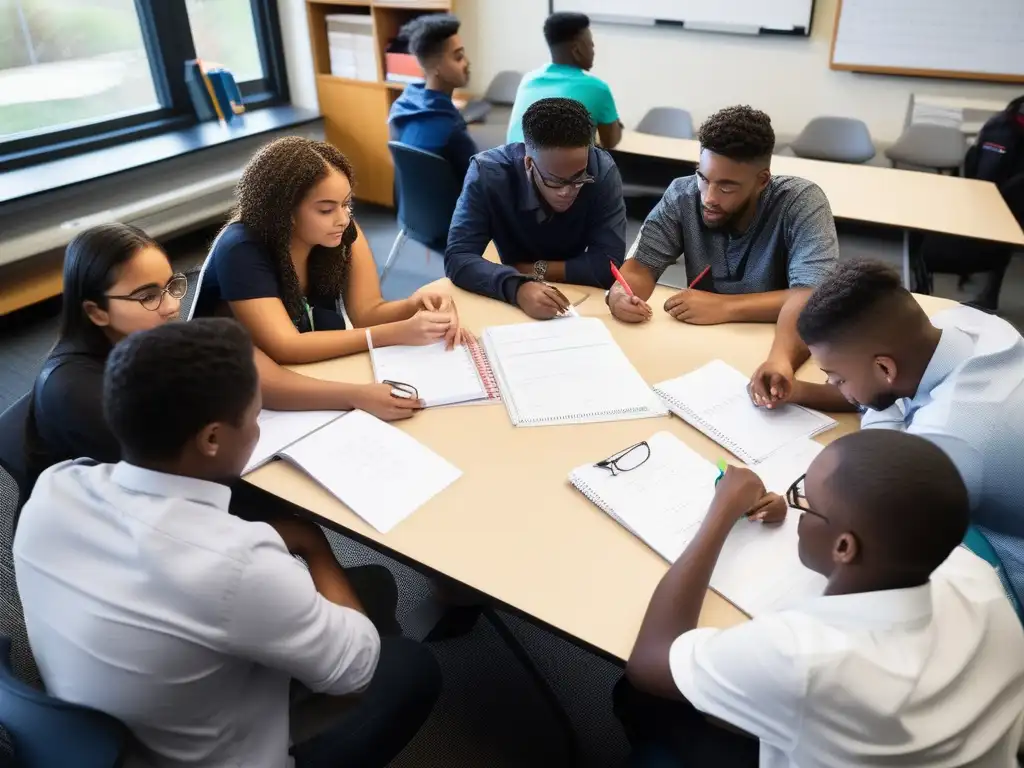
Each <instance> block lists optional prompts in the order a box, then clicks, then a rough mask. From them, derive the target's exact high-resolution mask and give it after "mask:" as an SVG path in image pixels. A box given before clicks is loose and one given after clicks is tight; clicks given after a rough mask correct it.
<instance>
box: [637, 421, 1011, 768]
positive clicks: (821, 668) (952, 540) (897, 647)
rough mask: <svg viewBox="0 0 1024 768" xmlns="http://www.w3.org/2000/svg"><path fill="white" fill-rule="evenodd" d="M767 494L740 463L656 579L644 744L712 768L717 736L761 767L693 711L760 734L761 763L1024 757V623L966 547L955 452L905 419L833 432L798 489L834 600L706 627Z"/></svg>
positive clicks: (807, 531) (804, 538)
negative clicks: (722, 571)
mask: <svg viewBox="0 0 1024 768" xmlns="http://www.w3.org/2000/svg"><path fill="white" fill-rule="evenodd" d="M763 494H764V487H763V485H762V483H761V481H760V479H759V478H758V477H757V476H756V475H755V474H753V472H751V471H750V470H747V469H739V468H735V467H733V468H730V469H729V470H728V472H726V474H725V476H724V478H723V479H722V481H721V482H720V483H719V486H718V489H717V491H716V494H715V499H714V501H713V502H712V505H711V508H710V510H709V511H708V514H707V517H706V518H705V521H704V523H703V525H702V527H701V529H700V532H699V533H698V534H697V536H696V537H695V538H694V540H693V541H692V542H691V544H690V545H689V546H688V547H687V549H686V551H685V552H684V553H683V554H682V556H681V557H680V558H679V560H678V561H677V562H676V563H675V564H674V565H673V566H672V567H671V569H670V570H669V572H668V573H667V574H666V576H665V577H664V579H662V581H661V583H660V584H659V585H658V587H657V589H656V590H655V592H654V595H653V597H652V598H651V604H650V607H649V608H648V610H647V614H646V616H645V617H644V620H643V624H642V626H641V628H640V633H639V636H638V637H637V641H636V645H635V646H634V648H633V652H632V654H631V655H630V658H629V663H628V666H627V668H626V677H627V679H628V681H629V684H631V685H624V686H623V687H622V688H620V690H619V691H618V695H619V701H618V704H619V709H620V712H621V713H622V716H623V718H624V721H625V722H626V724H627V726H628V728H629V731H630V735H631V738H632V739H634V740H636V741H646V742H654V743H658V744H659V745H660V746H661V748H662V749H663V750H665V751H668V752H669V753H670V754H672V755H674V756H678V757H679V759H680V764H681V765H687V766H699V765H704V764H711V763H704V762H700V758H699V757H697V756H698V755H701V754H702V753H701V749H702V742H704V741H705V740H706V734H707V732H708V731H712V730H716V731H718V733H717V738H718V739H719V741H720V744H719V749H717V751H716V752H715V753H713V754H711V755H710V756H709V757H710V758H711V759H713V760H715V761H716V762H715V763H714V764H715V765H719V766H724V765H728V766H730V768H732V767H733V766H743V765H756V764H757V763H758V757H757V753H756V752H753V753H752V751H751V750H750V749H749V742H744V741H743V739H742V737H740V736H734V737H732V740H733V741H734V742H737V743H736V744H735V745H733V747H735V748H733V747H730V749H731V751H730V752H725V751H724V750H723V749H721V741H723V740H726V739H727V738H728V737H725V736H724V735H723V734H722V733H721V731H720V730H718V729H714V727H713V726H710V725H703V724H702V723H701V721H700V719H699V718H697V717H695V716H694V714H693V710H692V708H696V710H698V711H700V712H702V713H705V714H707V715H711V716H713V717H716V718H719V719H721V720H724V721H725V722H726V723H729V724H731V725H733V726H735V727H737V728H740V729H742V730H744V731H746V732H748V733H750V734H752V735H753V736H755V737H757V738H758V739H760V750H759V753H760V756H759V762H760V765H761V766H762V768H778V767H780V766H793V767H794V768H795V767H796V766H799V768H818V767H819V766H820V768H847V767H849V768H854V766H870V765H875V766H883V765H886V766H892V765H915V766H925V765H928V766H963V765H972V766H978V767H979V768H1010V767H1011V766H1016V751H1017V746H1018V744H1019V743H1020V738H1021V733H1022V730H1024V630H1022V629H1021V626H1020V624H1019V622H1018V621H1017V618H1016V615H1015V614H1014V612H1013V609H1012V607H1011V605H1010V603H1009V602H1008V601H1007V600H1006V598H1005V596H1004V595H1003V591H1002V588H1001V586H1000V584H999V580H998V579H997V578H996V575H995V573H994V571H993V569H992V568H991V566H989V565H988V564H987V563H985V562H984V561H982V560H980V559H979V558H977V557H975V556H974V555H973V554H971V553H970V552H968V551H967V550H966V549H963V548H961V547H958V544H959V543H960V541H961V539H962V538H963V536H964V532H965V531H966V529H967V523H968V501H967V491H966V489H965V488H964V485H963V482H962V481H961V480H960V478H959V476H958V474H957V472H956V469H955V467H954V466H953V464H952V462H951V461H950V460H949V458H948V457H947V456H946V455H945V454H944V453H943V452H942V451H941V450H939V449H938V448H936V447H935V446H934V445H932V444H931V443H929V442H928V441H926V440H923V439H921V438H918V437H914V436H911V435H907V434H905V433H902V432H896V431H884V430H870V431H863V432H858V433H855V434H852V435H847V436H845V437H842V438H840V439H838V440H836V441H835V442H834V443H832V444H831V445H830V446H829V447H828V448H826V449H825V450H824V451H823V452H822V453H821V454H820V455H819V457H818V458H817V459H816V460H815V461H814V462H813V463H812V465H811V466H810V468H809V469H808V471H807V475H806V476H805V478H801V479H800V480H798V481H797V482H796V483H794V485H793V487H792V488H791V489H790V492H789V494H788V497H789V502H790V505H791V506H793V507H796V508H798V509H800V511H801V518H800V525H799V536H800V538H799V556H800V560H801V562H803V564H804V565H805V566H807V567H808V568H810V569H812V570H814V571H817V572H819V573H821V574H823V575H824V576H826V577H827V578H828V585H827V586H826V588H825V593H824V595H823V596H822V597H819V598H815V599H813V600H810V601H803V602H800V603H797V604H794V605H792V606H791V607H788V608H786V609H783V610H780V611H777V612H775V613H770V614H764V615H760V616H757V617H755V618H753V619H752V620H750V621H749V622H746V623H745V624H741V625H738V626H736V627H733V628H731V629H725V630H717V629H711V628H700V629H698V628H697V620H698V616H699V614H700V608H701V604H702V602H703V598H704V593H705V591H706V590H707V587H708V582H709V580H710V577H711V573H712V571H713V570H714V566H715V562H716V560H717V559H718V556H719V553H720V552H721V549H722V545H723V543H724V542H725V539H726V537H727V536H728V534H729V531H730V530H731V529H732V527H733V526H734V525H735V524H736V523H737V521H738V520H740V518H742V517H744V516H745V515H746V514H747V513H748V512H749V510H750V509H751V508H752V506H753V505H754V504H755V503H756V502H757V500H758V499H760V498H761V496H762V495H763ZM740 524H741V525H743V524H746V523H740ZM653 697H663V700H659V699H656V698H653ZM671 699H676V700H679V699H685V700H686V701H687V702H689V705H692V708H691V707H689V706H687V705H684V704H683V703H682V702H678V701H677V702H675V703H672V702H670V701H669V700H671ZM673 716H675V723H676V724H677V725H676V727H675V729H672V728H671V727H668V726H669V725H670V724H671V723H672V721H673ZM659 726H660V727H659ZM695 757H697V759H695Z"/></svg>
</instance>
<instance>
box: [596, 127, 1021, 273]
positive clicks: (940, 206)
mask: <svg viewBox="0 0 1024 768" xmlns="http://www.w3.org/2000/svg"><path fill="white" fill-rule="evenodd" d="M614 152H616V153H618V152H622V153H625V154H633V155H644V156H647V157H657V158H664V159H667V160H675V161H679V162H683V163H687V164H690V165H693V166H696V165H697V164H698V163H699V161H700V143H699V142H698V141H696V140H694V139H670V138H665V137H663V136H652V135H650V134H645V133H638V132H636V131H623V134H622V141H621V142H620V143H619V144H618V145H616V147H615V150H614ZM772 173H775V174H778V175H786V176H799V177H801V178H804V179H807V180H809V181H813V182H814V183H815V184H817V185H818V186H819V187H821V188H822V190H823V191H824V192H825V196H826V197H828V201H829V204H830V205H831V206H832V215H833V216H834V217H835V218H836V219H839V220H844V221H855V222H860V223H865V224H872V225H877V226H885V227H895V228H898V229H902V230H903V279H904V282H905V283H906V284H907V285H908V287H909V279H910V233H911V232H939V233H943V234H947V235H957V236H960V237H968V238H975V239H978V240H986V241H991V242H997V243H1007V244H1009V245H1016V246H1024V232H1022V231H1021V227H1020V224H1018V223H1017V220H1016V219H1014V217H1013V214H1012V213H1011V212H1010V209H1009V208H1008V207H1007V205H1006V201H1005V200H1003V198H1002V195H1000V194H999V190H998V189H996V186H995V185H994V184H992V182H989V181H979V180H977V179H964V178H960V177H958V176H941V175H938V174H934V173H921V172H918V171H906V170H899V169H895V168H880V167H877V166H872V165H852V164H848V163H830V162H824V161H821V160H807V159H804V158H801V157H787V156H785V155H775V156H773V157H772Z"/></svg>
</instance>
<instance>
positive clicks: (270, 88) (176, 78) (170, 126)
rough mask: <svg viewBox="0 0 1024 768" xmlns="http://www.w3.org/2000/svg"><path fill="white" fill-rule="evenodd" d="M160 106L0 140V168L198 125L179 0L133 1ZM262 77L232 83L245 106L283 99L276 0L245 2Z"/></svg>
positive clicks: (188, 32)
mask: <svg viewBox="0 0 1024 768" xmlns="http://www.w3.org/2000/svg"><path fill="white" fill-rule="evenodd" d="M134 1H135V10H136V14H137V15H138V20H139V26H140V28H141V31H142V40H143V44H144V45H145V47H146V57H147V59H148V61H149V67H150V72H151V74H152V76H153V87H154V90H155V91H156V96H157V100H158V101H159V102H160V106H159V107H157V108H156V109H151V110H148V111H145V112H139V113H136V114H129V115H119V116H116V117H111V118H109V119H106V120H98V121H96V122H90V123H82V124H78V125H71V126H68V127H65V128H60V129H57V130H52V131H40V132H38V133H34V134H32V135H30V136H23V137H20V138H17V139H10V140H7V141H2V140H0V166H2V167H4V168H8V169H11V170H14V169H16V168H24V167H27V166H31V165H35V164H37V163H44V162H50V161H53V160H59V159H62V158H65V157H71V156H73V155H78V154H82V153H84V152H90V151H93V150H98V149H104V148H106V147H111V146H115V145H117V144H123V143H126V142H130V141H135V140H138V139H143V138H147V137H150V136H155V135H159V134H161V133H166V132H169V131H174V130H180V129H183V128H189V127H192V126H194V125H197V124H198V122H199V121H198V120H197V119H196V116H195V112H194V111H193V109H192V102H191V100H190V99H189V95H188V87H187V86H186V85H185V62H186V61H189V60H190V59H194V58H196V51H195V45H194V43H193V40H192V29H191V27H190V26H189V20H188V12H187V8H186V5H185V0H134ZM249 5H250V7H251V9H252V18H253V24H254V26H255V32H256V43H257V46H258V47H259V56H260V63H261V65H262V67H263V77H262V78H260V79H259V80H249V81H245V82H240V83H238V89H239V91H240V92H241V94H242V101H243V103H244V104H245V107H246V110H251V109H261V108H264V107H273V106H278V105H281V104H287V103H288V98H289V94H288V77H287V71H286V69H285V57H284V44H283V41H282V38H281V26H280V19H279V16H278V11H277V2H276V0H249Z"/></svg>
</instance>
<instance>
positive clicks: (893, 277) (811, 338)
mask: <svg viewBox="0 0 1024 768" xmlns="http://www.w3.org/2000/svg"><path fill="white" fill-rule="evenodd" d="M893 300H909V301H911V302H913V301H914V299H913V297H912V296H911V295H910V293H909V292H908V291H907V289H906V288H904V287H903V280H902V279H901V278H900V276H899V274H898V273H897V272H896V271H895V270H893V269H892V268H891V267H889V266H888V265H887V264H883V263H881V262H878V261H868V260H860V259H855V260H852V261H844V262H840V263H839V265H838V266H836V267H835V268H834V269H833V270H832V271H831V272H830V273H829V274H828V275H827V276H826V277H825V279H824V280H823V281H822V283H821V285H819V286H818V287H817V288H815V289H814V292H813V293H812V294H811V295H810V297H809V298H808V299H807V303H806V304H805V305H804V308H803V309H802V310H801V311H800V317H799V318H797V324H796V325H797V332H798V333H799V334H800V338H801V339H803V341H804V344H828V343H831V342H833V341H835V340H836V339H837V338H840V337H842V336H844V335H845V334H848V333H850V332H851V331H853V330H854V329H856V328H857V327H858V326H859V325H860V324H861V322H862V321H863V320H865V319H867V318H872V317H876V316H877V315H878V308H879V306H880V305H882V304H883V303H886V302H891V301H893Z"/></svg>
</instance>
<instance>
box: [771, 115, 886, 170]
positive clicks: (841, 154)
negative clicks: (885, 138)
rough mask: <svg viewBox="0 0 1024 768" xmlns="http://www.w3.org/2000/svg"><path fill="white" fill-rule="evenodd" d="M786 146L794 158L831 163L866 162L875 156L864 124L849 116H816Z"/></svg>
mask: <svg viewBox="0 0 1024 768" xmlns="http://www.w3.org/2000/svg"><path fill="white" fill-rule="evenodd" d="M789 148H790V149H792V150H793V153H794V154H795V155H796V156H797V157H806V158H810V159H812V160H831V161H832V162H835V163H866V162H867V161H868V160H870V159H871V158H873V157H874V156H875V145H874V143H873V142H872V141H871V133H870V132H869V131H868V127H867V126H866V125H865V124H864V123H863V122H862V121H860V120H855V119H854V118H852V117H816V118H814V119H813V120H811V121H810V122H809V123H808V124H807V125H806V126H804V129H803V130H802V131H800V135H799V136H797V137H796V140H795V141H794V142H793V143H792V144H790V145H789Z"/></svg>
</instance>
